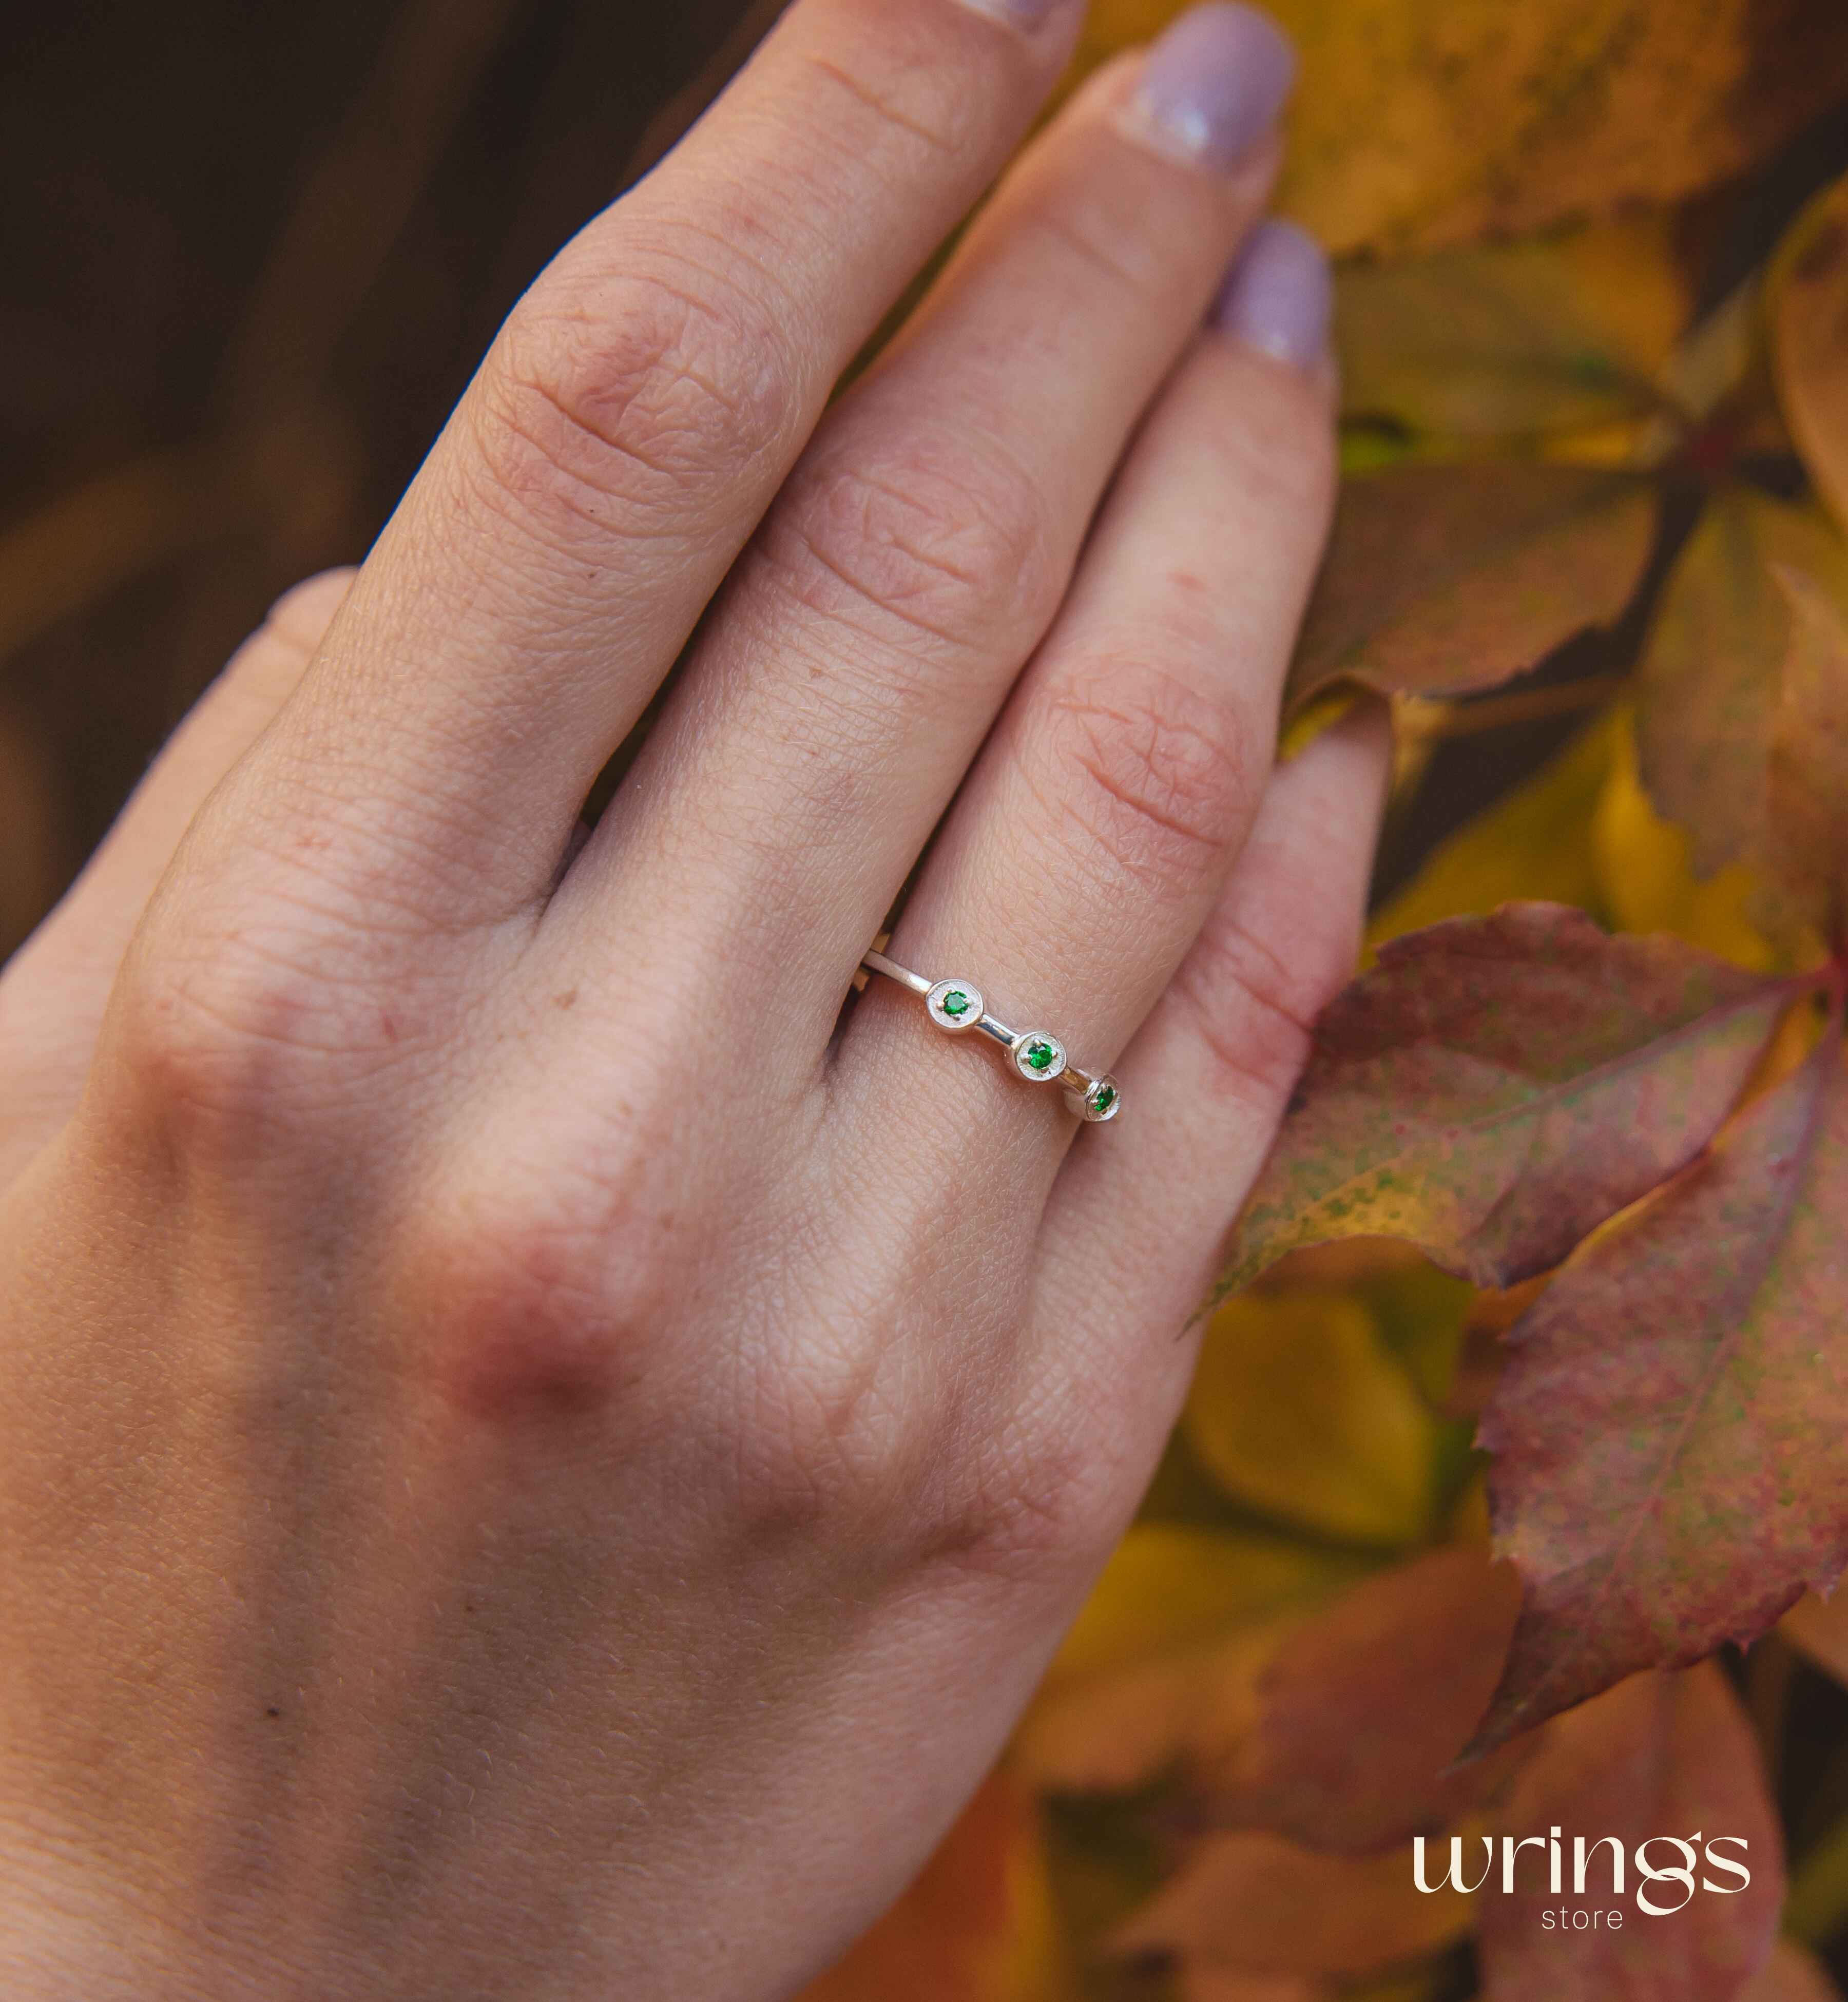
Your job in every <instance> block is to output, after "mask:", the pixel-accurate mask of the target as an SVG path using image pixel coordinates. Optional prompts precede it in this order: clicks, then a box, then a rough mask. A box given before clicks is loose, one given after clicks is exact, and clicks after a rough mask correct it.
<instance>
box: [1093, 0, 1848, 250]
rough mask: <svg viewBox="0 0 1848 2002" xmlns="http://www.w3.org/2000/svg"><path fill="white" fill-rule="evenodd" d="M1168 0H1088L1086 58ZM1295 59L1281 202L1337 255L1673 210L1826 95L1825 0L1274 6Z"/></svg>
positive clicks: (1831, 15)
mask: <svg viewBox="0 0 1848 2002" xmlns="http://www.w3.org/2000/svg"><path fill="white" fill-rule="evenodd" d="M1180 9H1181V0H1094V4H1093V6H1092V9H1091V11H1090V18H1089V21H1088V23H1087V26H1086V32H1085V37H1084V41H1083V49H1082V52H1081V56H1080V64H1081V66H1088V65H1090V64H1092V63H1094V62H1097V61H1100V60H1101V58H1103V57H1104V56H1105V55H1107V54H1111V53H1112V52H1113V51H1115V50H1118V49H1120V48H1122V47H1125V46H1126V45H1127V44H1129V43H1131V42H1135V41H1139V40H1143V39H1145V37H1148V36H1149V35H1152V34H1153V33H1156V32H1157V31H1158V30H1159V29H1160V28H1161V27H1162V26H1163V25H1164V24H1165V23H1166V22H1168V21H1169V20H1170V19H1173V16H1175V15H1176V14H1177V13H1178V12H1180ZM1272 11H1273V12H1274V13H1275V14H1276V15H1277V16H1278V19H1280V20H1281V22H1282V23H1284V25H1285V27H1286V28H1288V30H1289V31H1290V33H1291V34H1292V36H1293V37H1295V41H1296V44H1297V46H1298V47H1299V49H1300V50H1301V51H1302V84H1301V87H1300V89H1299V91H1298V93H1297V97H1296V102H1295V108H1294V113H1293V117H1292V128H1291V134H1290V145H1289V152H1288V161H1287V164H1286V166H1285V176H1284V182H1283V189H1282V201H1283V204H1284V206H1285V208H1286V209H1287V210H1288V212H1289V213H1290V214H1292V215H1295V216H1296V217H1298V218H1299V219H1300V220H1302V221H1304V222H1306V224H1307V225H1309V227H1310V228H1313V229H1314V230H1315V231H1316V232H1317V234H1318V235H1320V236H1321V237H1322V239H1323V241H1324V242H1327V243H1328V244H1329V245H1330V246H1331V247H1332V248H1334V249H1337V250H1353V249H1387V248H1389V249H1396V250H1405V249H1411V248H1414V247H1417V246H1432V245H1436V244H1442V243H1456V242H1464V241H1466V240H1468V239H1472V238H1474V237H1478V236H1481V235H1488V234H1491V233H1493V234H1495V235H1512V234H1514V233H1515V232H1521V231H1525V230H1531V229H1538V228H1545V227H1546V226H1547V225H1550V224H1553V223H1556V222H1559V221H1564V220H1565V219H1567V218H1573V217H1578V216H1605V215H1613V214H1615V213H1616V212H1617V211H1620V210H1622V209H1625V208H1631V207H1634V205H1636V204H1638V203H1642V202H1661V201H1675V200H1677V199H1679V197H1682V196H1684V195H1686V194H1691V193H1693V192H1694V191H1695V190H1698V189H1700V188H1703V187H1709V186H1710V185H1712V184H1713V183H1714V182H1716V181H1717V180H1721V179H1723V178H1724V177H1725V176H1728V175H1731V174H1736V173H1740V172H1742V170H1743V169H1745V168H1746V167H1747V166H1749V165H1751V164H1752V162H1753V161H1755V160H1756V159H1759V158H1761V157H1763V155H1765V154H1766V153H1767V152H1770V151H1771V150H1773V148H1776V147H1777V146H1779V145H1781V144H1782V143H1783V141H1784V140H1785V139H1786V138H1787V136H1788V135H1789V134H1790V132H1791V131H1794V130H1795V129H1796V127H1797V126H1798V125H1799V124H1801V123H1802V121H1803V120H1805V119H1806V118H1808V117H1810V116H1811V115H1812V114H1813V113H1815V112H1817V111H1819V110H1822V108H1823V107H1824V106H1826V105H1827V104H1829V103H1831V102H1832V100H1833V99H1834V98H1835V97H1836V95H1837V94H1838V93H1839V77H1840V75H1841V74H1842V73H1843V69H1844V68H1845V67H1848V20H1845V19H1844V17H1843V15H1842V13H1841V12H1840V11H1839V9H1836V8H1835V7H1833V6H1832V5H1829V0H1709V4H1707V5H1701V6H1698V7H1694V6H1689V5H1687V4H1686V0H1529V4H1528V5H1523V6H1521V7H1518V8H1511V7H1509V6H1508V5H1507V4H1506V0H1342V4H1341V5H1338V6H1336V5H1328V4H1327V0H1272Z"/></svg>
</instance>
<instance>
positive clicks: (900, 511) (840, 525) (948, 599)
mask: <svg viewBox="0 0 1848 2002" xmlns="http://www.w3.org/2000/svg"><path fill="white" fill-rule="evenodd" d="M1047 513H1048V511H1047V507H1046V503H1045V501H1044V497H1042V495H1041V494H1040V493H1039V491H1038V490H1037V487H1036V486H1035V484H1034V482H1033V481H1032V480H1030V478H1029V477H1028V476H1027V474H1026V473H1025V472H1024V470H1023V469H1021V468H1020V467H1018V466H1016V465H1014V464H1013V463H1012V462H1010V460H1009V459H1008V458H1007V457H1006V455H1004V454H1002V453H1000V452H996V451H995V450H993V449H992V448H982V447H980V446H972V445H971V442H970V441H969V439H968V438H966V437H964V438H957V439H954V440H951V439H950V438H943V437H941V436H936V435H931V434H918V435H915V436H913V437H912V438H910V439H909V440H908V441H906V443H905V445H903V446H902V447H901V448H897V449H894V451H892V452H890V453H889V454H887V455H884V456H882V457H878V458H873V459H858V460H852V461H850V460H849V459H846V457H845V455H839V454H836V455H830V457H829V458H828V459H827V460H826V461H824V462H818V463H817V464H815V465H814V466H812V467H811V468H809V469H806V470H805V471H804V473H801V474H800V475H799V476H798V483H797V487H796V488H795V489H794V490H793V492H792V493H791V494H790V501H789V504H787V505H786V507H783V508H782V509H779V511H777V513H776V514H775V515H773V516H772V519H771V521H770V522H769V525H767V527H766V529H765V538H764V543H763V549H764V553H765V556H766V557H767V559H768V560H769V563H771V565H772V569H773V570H775V571H776V573H777V574H778V575H779V577H781V578H782V579H783V581H784V583H785V585H786V588H788V589H789V590H790V591H791V592H792V594H793V595H794V596H795V597H796V598H797V600H798V601H799V602H800V603H802V604H803V605H805V606H806V607H807V608H808V609H811V610H813V611H816V612H821V613H822V614H824V615H825V616H828V617H830V618H833V619H842V620H844V621H845V622H846V623H849V624H851V625H855V626H866V624H867V623H868V622H869V621H870V623H871V627H872V630H873V634H874V637H877V638H880V639H886V638H889V637H891V635H892V633H893V632H894V629H896V630H897V631H898V634H899V636H900V637H901V638H902V639H904V640H907V641H908V642H915V641H916V640H918V639H919V638H920V637H921V638H922V639H924V640H928V641H932V642H934V643H936V647H937V648H939V649H940V648H941V647H943V646H947V647H950V648H952V649H954V650H957V651H958V652H961V651H963V650H969V649H973V648H975V647H978V646H982V647H987V646H989V645H992V644H994V643H995V640H996V638H997V637H998V636H1007V635H1013V634H1015V633H1020V632H1021V631H1023V630H1027V629H1028V628H1031V629H1032V630H1034V632H1036V633H1037V628H1038V626H1039V625H1040V624H1041V623H1043V621H1044V616H1045V615H1046V613H1047V612H1048V611H1049V609H1050V601H1051V597H1052V596H1053V595H1055V580H1054V575H1053V571H1054V566H1053V563H1052V562H1051V556H1050V549H1049V543H1050V535H1049V525H1048V519H1047Z"/></svg>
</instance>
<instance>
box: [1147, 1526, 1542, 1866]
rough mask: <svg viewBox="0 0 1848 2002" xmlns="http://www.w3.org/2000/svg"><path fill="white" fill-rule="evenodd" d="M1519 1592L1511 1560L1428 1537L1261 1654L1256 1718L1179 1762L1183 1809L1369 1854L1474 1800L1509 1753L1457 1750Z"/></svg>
mask: <svg viewBox="0 0 1848 2002" xmlns="http://www.w3.org/2000/svg"><path fill="white" fill-rule="evenodd" d="M1518 1606H1519V1593H1518V1589H1517V1588H1516V1585H1515V1579H1514V1577H1513V1575H1512V1573H1511V1572H1510V1571H1508V1569H1507V1568H1505V1567H1504V1566H1501V1565H1498V1564H1491V1562H1490V1561H1488V1559H1487V1557H1486V1556H1485V1555H1484V1554H1479V1553H1477V1552H1476V1551H1474V1550H1437V1551H1433V1552H1431V1553H1430V1554H1428V1555H1426V1556H1424V1557H1417V1558H1414V1560H1413V1561H1411V1562H1410V1563H1409V1564H1401V1565H1400V1566H1399V1567H1398V1568H1396V1570H1393V1571H1387V1572H1384V1573H1383V1574H1381V1575H1379V1576H1378V1577H1376V1578H1370V1579H1369V1580H1368V1581H1367V1582H1365V1584H1362V1585H1358V1586H1356V1587H1355V1589H1354V1590H1353V1591H1351V1592H1349V1593H1348V1594H1347V1595H1346V1596H1345V1597H1344V1598H1343V1599H1340V1600H1339V1601H1337V1603H1336V1604H1335V1605H1334V1606H1331V1607H1330V1608H1329V1609H1328V1610H1327V1611H1325V1612H1323V1613H1320V1614H1318V1615H1317V1616H1316V1617H1313V1618H1312V1619H1309V1620H1305V1621H1304V1622H1303V1624H1302V1625H1301V1626H1299V1627H1297V1629H1296V1630H1295V1631H1294V1632H1293V1633H1292V1634H1288V1635H1287V1636H1285V1638H1284V1639H1283V1640H1282V1641H1281V1644H1280V1645H1279V1646H1278V1648H1277V1649H1276V1651H1275V1652H1274V1653H1273V1654H1272V1655H1271V1657H1270V1658H1269V1660H1268V1661H1267V1662H1265V1663H1264V1665H1263V1666H1262V1668H1261V1669H1260V1670H1259V1672H1258V1674H1257V1679H1256V1686H1255V1689H1254V1692H1253V1696H1254V1702H1253V1704H1252V1716H1251V1721H1250V1728H1248V1729H1247V1731H1245V1732H1243V1735H1241V1736H1240V1737H1239V1739H1237V1740H1236V1742H1235V1743H1233V1744H1232V1745H1230V1746H1228V1747H1227V1749H1226V1750H1224V1751H1223V1752H1222V1753H1220V1754H1219V1756H1217V1757H1211V1756H1209V1757H1208V1758H1206V1759H1205V1760H1202V1761H1201V1762H1200V1763H1199V1765H1198V1767H1197V1768H1196V1769H1195V1770H1192V1771H1190V1772H1189V1773H1187V1774H1185V1775H1184V1780H1183V1784H1184V1787H1185V1788H1186V1790H1187V1794H1188V1795H1189V1796H1190V1799H1189V1811H1190V1812H1191V1814H1192V1815H1194V1817H1195V1818H1196V1819H1198V1822H1201V1824H1203V1825H1210V1826H1215V1827H1219V1828H1267V1829H1275V1830H1276V1831H1277V1832H1278V1833H1281V1834H1284V1835H1288V1836H1292V1838H1293V1839H1294V1840H1296V1841H1298V1842H1300V1843H1303V1844H1305V1845H1306V1847H1311V1848H1316V1849H1330V1850H1340V1851H1343V1852H1346V1853H1351V1854H1365V1853H1367V1852H1369V1851H1372V1850H1379V1849H1383V1848H1384V1847H1386V1846H1388V1845H1389V1844H1390V1843H1402V1842H1403V1841H1404V1840H1405V1839H1406V1838H1407V1836H1411V1835H1414V1834H1417V1833H1424V1832H1428V1831H1429V1830H1430V1829H1434V1828H1436V1827H1438V1826H1440V1825H1442V1823H1444V1822H1447V1821H1449V1820H1450V1819H1452V1818H1453V1817H1454V1816H1455V1815H1457V1814H1459V1813H1460V1812H1463V1809H1464V1808H1468V1807H1471V1806H1473V1805H1476V1804H1477V1802H1479V1801H1481V1800H1483V1799H1484V1798H1485V1797H1487V1794H1489V1793H1490V1792H1491V1791H1493V1790H1494V1788H1495V1787H1497V1786H1498V1785H1499V1784H1501V1782H1502V1781H1503V1780H1504V1779H1505V1776H1506V1774H1508V1771H1510V1770H1512V1762H1510V1761H1508V1760H1506V1759H1504V1760H1501V1762H1499V1763H1498V1762H1496V1761H1494V1760H1490V1761H1481V1760H1479V1761H1477V1762H1476V1763H1473V1765H1471V1766H1470V1767H1466V1768H1463V1769H1461V1770H1452V1764H1453V1762H1454V1761H1455V1760H1456V1756H1457V1754H1458V1753H1459V1752H1460V1751H1461V1750H1462V1749H1463V1745H1464V1743H1465V1742H1466V1740H1467V1739H1468V1737H1469V1735H1470V1729H1471V1727H1472V1726H1473V1725H1474V1724H1475V1722H1476V1721H1477V1718H1479V1717H1480V1715H1481V1714H1482V1709H1483V1706H1484V1704H1486V1703H1487V1700H1488V1698H1489V1696H1490V1694H1491V1692H1492V1691H1493V1690H1494V1686H1495V1683H1496V1682H1497V1680H1498V1678H1499V1676H1500V1675H1501V1665H1502V1662H1503V1661H1504V1660H1505V1658H1506V1657H1507V1654H1508V1641H1509V1639H1510V1638H1511V1636H1512V1634H1513V1632H1514V1624H1515V1613H1516V1611H1517V1610H1518ZM1511 1749H1512V1748H1511ZM1531 1749H1532V1748H1531V1747H1530V1746H1522V1747H1520V1748H1519V1751H1520V1755H1521V1756H1522V1757H1525V1756H1526V1754H1527V1753H1528V1752H1529V1751H1530V1750H1531Z"/></svg>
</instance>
